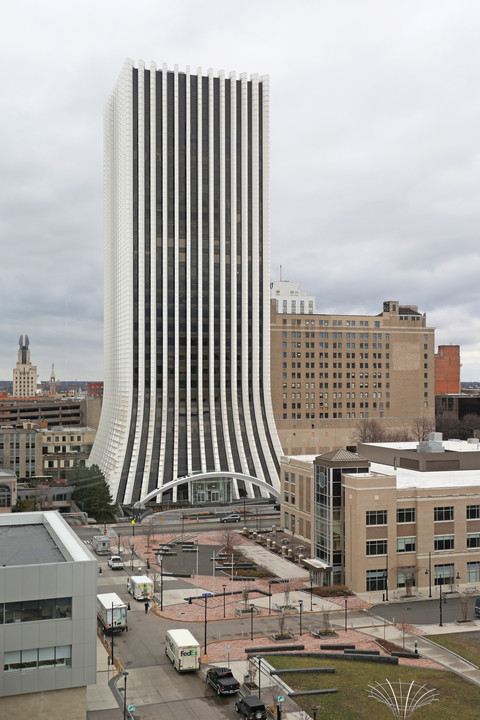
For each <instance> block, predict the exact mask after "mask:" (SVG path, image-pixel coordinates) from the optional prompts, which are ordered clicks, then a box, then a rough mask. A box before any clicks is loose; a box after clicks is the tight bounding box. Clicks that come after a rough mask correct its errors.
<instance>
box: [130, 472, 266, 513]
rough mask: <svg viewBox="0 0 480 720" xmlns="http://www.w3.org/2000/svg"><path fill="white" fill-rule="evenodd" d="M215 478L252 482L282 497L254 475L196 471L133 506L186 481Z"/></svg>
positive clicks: (189, 482) (156, 489)
mask: <svg viewBox="0 0 480 720" xmlns="http://www.w3.org/2000/svg"><path fill="white" fill-rule="evenodd" d="M215 479H229V480H243V481H244V482H245V483H246V484H248V483H250V484H251V485H255V486H256V487H258V488H260V489H261V490H264V491H265V490H266V491H267V492H268V493H269V494H270V495H272V496H273V497H274V498H275V499H276V500H278V499H279V498H280V491H279V490H277V489H276V488H274V487H272V485H269V483H266V482H265V481H264V480H259V479H258V478H255V477H252V476H251V475H243V474H242V473H232V472H223V471H221V472H207V473H194V474H193V475H185V476H183V477H179V478H177V479H176V480H171V481H170V482H168V483H165V485H162V486H161V487H158V488H155V490H152V491H151V492H149V493H148V494H147V495H145V497H144V498H143V499H142V500H139V501H137V502H136V503H134V505H133V507H135V508H139V507H143V506H144V505H145V503H146V502H148V501H149V500H152V498H154V497H158V496H159V495H160V497H162V496H163V494H164V493H166V492H168V491H169V490H172V489H173V488H175V487H178V486H179V485H184V484H185V483H188V485H189V486H190V485H191V484H192V483H193V482H198V481H199V480H215Z"/></svg>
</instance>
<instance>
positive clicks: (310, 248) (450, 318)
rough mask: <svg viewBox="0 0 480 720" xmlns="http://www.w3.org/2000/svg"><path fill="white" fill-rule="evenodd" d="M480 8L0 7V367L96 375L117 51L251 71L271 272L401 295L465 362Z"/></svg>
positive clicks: (373, 306)
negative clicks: (105, 140) (265, 147)
mask: <svg viewBox="0 0 480 720" xmlns="http://www.w3.org/2000/svg"><path fill="white" fill-rule="evenodd" d="M479 19H480V7H477V6H476V5H475V4H473V3H471V2H468V1H467V0H459V1H457V2H453V0H447V1H446V2H443V3H438V2H437V1H435V0H422V1H421V2H418V0H417V1H415V2H413V0H406V1H405V2H402V3H385V2H382V0H365V2H362V3H358V2H356V1H354V0H336V1H335V2H334V1H333V0H323V1H322V2H321V3H318V2H310V1H308V0H303V1H302V2H300V3H297V4H296V5H295V6H292V4H291V3H287V2H285V1H283V0H281V1H277V2H274V1H273V0H265V1H264V2H262V3H258V2H255V3H254V2H253V1H252V0H248V1H247V2H244V3H242V5H241V6H238V4H237V5H234V4H233V3H232V4H231V5H230V4H229V3H225V2H220V0H213V1H212V2H210V3H208V6H207V7H206V6H205V5H204V4H203V5H200V4H198V3H195V2H193V0H191V1H188V0H179V1H178V2H176V3H175V4H173V3H169V2H167V1H166V0H163V1H162V2H158V1H157V2H153V0H152V1H150V0H139V2H137V3H136V4H135V6H134V7H133V6H132V4H131V3H130V2H128V3H127V2H126V1H125V0H118V2H115V3H114V2H113V0H112V1H111V2H105V3H94V2H93V1H92V0H84V1H83V2H82V3H80V2H76V1H75V0H70V1H69V2H64V3H60V4H59V3H56V2H53V1H52V0H46V2H44V3H42V4H39V3H37V2H36V1H35V0H19V2H17V3H15V5H13V4H9V5H8V6H6V7H4V8H3V11H2V24H3V27H4V31H5V32H4V37H3V38H2V44H1V46H0V59H1V61H2V62H1V64H0V67H1V68H2V71H1V72H2V91H3V92H2V103H3V108H2V110H3V111H2V113H1V115H0V125H1V132H0V237H1V240H2V270H3V272H2V282H1V285H0V302H1V305H0V307H1V309H2V312H1V315H0V348H1V352H0V377H2V378H10V377H11V369H12V367H13V366H14V364H15V361H16V349H17V340H18V336H19V335H20V333H25V332H27V333H28V334H29V336H30V339H31V352H32V360H33V362H35V363H36V364H37V365H38V367H39V371H40V374H41V377H42V378H47V377H48V375H49V372H50V367H51V364H52V362H54V363H55V367H56V371H57V375H58V377H60V378H62V379H69V378H77V379H80V378H82V379H86V378H92V379H93V378H101V377H103V367H102V363H103V361H102V332H103V331H102V316H103V307H102V303H103V299H102V296H103V268H102V264H103V240H102V198H103V189H102V122H103V104H104V101H105V99H106V97H107V96H108V94H109V92H110V91H111V88H112V87H113V84H114V82H115V80H116V77H117V75H118V73H119V72H120V69H121V66H122V64H123V61H124V59H125V57H132V58H134V59H138V58H143V59H144V60H146V61H147V62H149V61H150V60H155V61H157V63H158V64H159V65H160V64H161V63H162V62H164V61H166V62H168V64H169V66H170V67H172V66H173V64H174V63H178V64H179V67H180V68H181V69H184V68H185V66H186V65H188V64H190V65H191V67H192V68H193V69H196V67H197V66H202V67H203V68H204V69H207V68H208V67H213V68H214V69H215V70H218V69H221V68H224V69H225V70H227V71H229V70H231V69H235V70H236V71H237V72H243V71H245V72H258V73H259V74H269V75H270V79H271V174H272V182H271V216H272V217H271V220H272V235H271V260H272V277H273V278H274V279H277V278H278V276H279V266H280V265H282V267H283V277H284V278H285V279H290V280H300V281H302V283H303V286H304V289H305V290H306V291H307V292H308V293H309V294H314V295H315V296H316V297H317V307H318V309H319V310H320V311H322V310H323V311H325V312H332V311H338V312H342V313H349V312H352V313H353V312H369V313H372V314H373V313H376V312H380V310H381V307H382V301H383V300H384V299H387V298H390V299H398V300H400V301H401V302H402V303H411V304H416V305H418V307H419V310H420V311H421V312H426V313H427V318H428V322H429V324H430V325H432V326H435V327H436V328H437V342H439V343H449V342H451V343H455V344H461V346H462V362H463V371H462V375H463V379H465V380H467V379H475V378H480V335H479V330H480V328H479V325H480V322H479V320H478V319H477V317H478V304H479V303H478V300H479V290H478V276H479V270H480V260H479V251H478V245H479V243H478V237H477V235H478V227H479V207H478V188H479V181H480V153H479V150H478V141H477V133H478V127H479V121H480V101H479V100H478V92H477V85H478V76H479V70H480V68H479V65H480V60H479V55H478V50H477V29H478V25H479Z"/></svg>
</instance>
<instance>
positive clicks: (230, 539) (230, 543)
mask: <svg viewBox="0 0 480 720" xmlns="http://www.w3.org/2000/svg"><path fill="white" fill-rule="evenodd" d="M220 540H221V543H222V545H223V550H224V552H226V553H233V552H234V550H235V546H236V543H237V533H236V532H235V530H234V529H233V528H231V527H225V528H224V529H223V531H222V533H221V535H220Z"/></svg>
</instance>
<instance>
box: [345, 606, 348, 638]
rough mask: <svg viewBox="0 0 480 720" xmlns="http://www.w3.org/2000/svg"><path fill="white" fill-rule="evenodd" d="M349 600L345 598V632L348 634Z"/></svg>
mask: <svg viewBox="0 0 480 720" xmlns="http://www.w3.org/2000/svg"><path fill="white" fill-rule="evenodd" d="M347 612H348V598H345V632H347Z"/></svg>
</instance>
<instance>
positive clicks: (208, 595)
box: [202, 593, 213, 597]
mask: <svg viewBox="0 0 480 720" xmlns="http://www.w3.org/2000/svg"><path fill="white" fill-rule="evenodd" d="M212 595H213V593H202V597H211V596H212Z"/></svg>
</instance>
